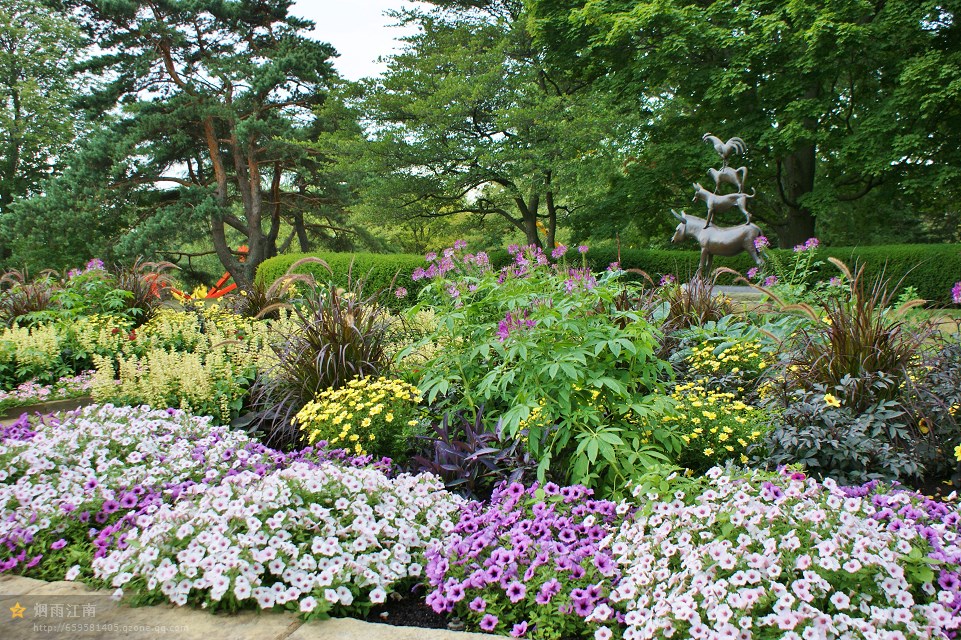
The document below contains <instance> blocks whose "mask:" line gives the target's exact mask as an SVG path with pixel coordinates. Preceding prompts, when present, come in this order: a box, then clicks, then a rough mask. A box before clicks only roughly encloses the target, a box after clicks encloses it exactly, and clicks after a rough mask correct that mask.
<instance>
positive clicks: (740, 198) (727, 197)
mask: <svg viewBox="0 0 961 640" xmlns="http://www.w3.org/2000/svg"><path fill="white" fill-rule="evenodd" d="M755 193H756V192H755ZM753 197H754V193H751V194H750V195H748V194H746V193H728V194H724V195H718V194H716V193H711V192H710V191H708V190H707V189H705V188H704V187H702V186H701V185H700V183H698V182H695V183H694V200H693V202H697V201H698V200H703V201H704V202H705V204H707V224H705V225H704V226H705V227H710V226H711V222H713V221H714V214H715V213H719V212H721V211H727V210H728V209H731V208H733V207H737V208H738V209H740V210H741V213H743V214H744V223H745V224H750V223H751V214H750V213H749V212H748V210H747V199H748V198H753Z"/></svg>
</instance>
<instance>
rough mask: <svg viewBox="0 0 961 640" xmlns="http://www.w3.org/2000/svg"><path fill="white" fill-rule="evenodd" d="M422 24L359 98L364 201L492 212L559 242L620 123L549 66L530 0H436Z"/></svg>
mask: <svg viewBox="0 0 961 640" xmlns="http://www.w3.org/2000/svg"><path fill="white" fill-rule="evenodd" d="M430 4H431V5H432V6H431V7H429V8H428V9H426V10H424V9H412V10H408V11H403V12H400V13H398V14H397V16H398V17H399V18H400V19H401V20H402V21H403V22H405V23H415V24H417V25H418V26H419V27H420V30H419V32H418V33H417V34H416V35H413V36H411V37H409V38H407V39H406V43H405V47H404V49H403V51H401V52H400V53H399V54H397V55H395V56H393V57H391V58H390V60H389V66H388V70H387V71H386V73H385V74H384V75H383V76H382V77H380V78H376V79H373V80H371V81H370V82H368V83H367V84H366V86H365V87H364V91H363V94H362V97H361V99H360V101H359V109H360V114H361V118H362V120H363V122H365V123H366V124H367V126H368V130H369V132H370V135H369V136H368V138H367V139H364V140H359V141H354V144H353V145H352V146H351V147H349V148H347V149H346V151H345V153H346V157H347V160H348V162H360V163H361V166H363V167H364V169H365V176H366V179H365V181H364V183H363V185H362V186H361V199H362V202H363V208H364V209H366V210H367V211H368V212H388V213H387V215H391V216H397V217H399V218H401V219H408V220H410V219H418V218H420V219H424V218H428V219H429V218H436V217H443V216H450V215H454V214H463V213H469V214H474V215H477V216H479V217H486V216H495V217H498V218H500V219H503V220H504V221H506V222H507V223H508V224H510V225H512V226H513V227H514V228H515V229H516V230H518V231H520V232H521V233H522V234H524V236H523V237H524V238H525V239H526V241H527V242H529V243H532V244H537V245H541V244H542V243H546V244H547V245H548V246H553V244H554V241H555V236H556V231H557V228H558V224H559V222H564V223H567V222H568V221H569V217H570V215H571V214H572V212H573V211H574V210H575V209H576V208H577V206H578V198H577V195H578V193H579V190H580V189H581V186H582V185H581V184H580V183H579V178H580V176H581V165H584V164H585V163H588V162H591V163H596V164H598V165H601V166H602V167H604V168H607V167H609V166H610V162H611V160H610V158H612V157H613V154H612V153H610V152H609V149H610V142H609V139H610V132H611V127H612V126H613V124H614V123H613V122H612V121H605V120H606V114H605V113H604V112H603V111H599V110H598V109H596V108H595V106H594V104H593V103H592V102H591V100H590V98H589V96H588V95H587V94H586V93H584V92H582V91H581V89H583V88H584V86H585V85H584V84H583V83H580V82H572V81H571V79H570V78H569V77H568V76H567V75H566V74H564V73H555V72H554V70H553V69H551V68H550V67H549V66H548V65H546V64H545V61H544V59H543V56H542V55H541V52H540V50H539V49H538V48H537V47H535V46H534V43H533V42H532V41H531V38H530V36H529V35H528V33H527V31H526V28H525V24H526V22H525V13H524V7H523V3H521V2H519V1H515V0H500V1H496V2H432V3H430Z"/></svg>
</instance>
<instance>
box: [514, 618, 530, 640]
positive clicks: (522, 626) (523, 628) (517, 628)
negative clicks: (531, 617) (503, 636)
mask: <svg viewBox="0 0 961 640" xmlns="http://www.w3.org/2000/svg"><path fill="white" fill-rule="evenodd" d="M526 634H527V620H525V621H523V622H518V623H517V624H515V625H514V628H513V629H511V635H512V636H514V637H515V638H523V637H524V636H525V635H526Z"/></svg>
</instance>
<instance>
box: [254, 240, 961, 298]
mask: <svg viewBox="0 0 961 640" xmlns="http://www.w3.org/2000/svg"><path fill="white" fill-rule="evenodd" d="M775 254H776V255H778V256H780V258H781V260H782V262H785V263H787V262H788V261H790V260H791V259H792V255H793V252H792V251H790V250H777V251H776V252H775ZM305 255H307V254H291V255H284V256H278V257H276V258H271V259H270V260H267V261H265V262H264V263H263V264H262V265H261V266H260V269H259V270H258V271H257V279H258V280H259V281H265V282H273V281H274V280H276V279H277V278H278V277H280V276H282V275H283V274H284V273H286V272H287V269H288V268H289V267H290V265H291V264H293V263H294V262H296V261H297V260H299V259H300V258H303V257H304V256H305ZM310 255H315V256H317V257H319V258H322V259H324V260H326V261H327V262H328V264H330V266H331V268H332V269H333V270H334V273H335V274H336V275H337V279H335V281H336V282H338V283H341V282H345V281H346V273H347V269H348V268H349V267H350V263H351V260H353V261H354V274H355V275H356V274H364V275H366V274H367V273H368V272H369V271H372V274H371V278H370V283H369V284H370V287H373V288H371V289H369V290H371V291H373V290H375V289H376V288H380V287H383V286H386V285H388V284H389V283H390V280H391V278H393V277H394V274H395V273H397V272H398V270H399V271H400V275H399V276H398V277H397V282H396V286H400V287H405V288H406V289H407V290H408V292H409V295H408V298H407V299H406V301H399V300H397V299H396V298H394V299H393V302H391V305H392V306H395V307H396V306H400V305H403V304H404V303H405V302H406V304H410V303H412V302H413V301H414V300H416V299H417V292H418V291H420V289H421V288H422V287H423V285H424V284H425V282H424V281H423V280H421V281H419V282H413V281H411V279H410V274H411V272H412V271H413V270H414V269H416V268H417V267H423V266H426V263H425V262H424V259H423V257H421V256H417V255H387V254H363V253H357V254H348V253H341V254H338V253H315V254H310ZM568 256H569V258H570V259H571V260H572V261H577V260H579V259H580V256H579V255H578V254H577V253H576V251H575V250H573V249H572V250H571V253H569V254H568ZM829 256H830V257H835V258H838V259H840V260H841V261H843V262H845V263H847V264H848V265H849V266H851V267H852V268H853V267H854V265H855V264H864V265H866V267H865V274H866V276H867V277H868V278H869V280H871V279H874V278H876V277H878V276H881V275H883V276H884V277H887V278H890V279H891V282H892V285H893V284H895V283H897V281H898V280H900V279H901V278H902V277H903V278H904V282H903V285H902V286H905V287H907V286H913V287H914V288H915V289H917V291H918V295H919V296H920V297H922V298H924V299H926V300H930V301H932V302H935V303H947V302H950V299H951V287H952V286H953V285H954V283H955V282H957V281H959V280H961V245H956V244H939V245H884V246H875V247H826V248H823V247H822V248H821V249H819V250H818V258H819V259H820V260H822V261H824V264H823V265H822V266H821V268H820V271H819V272H817V273H815V274H813V275H812V281H814V280H818V279H828V278H831V277H833V276H835V275H837V274H838V270H837V268H836V267H834V265H832V264H830V263H828V262H827V257H829ZM587 257H588V263H589V264H590V265H591V267H592V268H593V269H594V270H595V271H601V270H604V269H607V267H608V266H609V265H610V264H611V263H612V262H615V261H616V260H617V259H618V253H617V251H616V250H614V249H591V250H590V251H588V253H587ZM490 258H491V263H492V264H493V265H494V266H495V267H497V268H499V267H502V266H504V265H506V264H508V263H510V261H511V259H512V258H511V256H510V255H508V253H507V251H506V250H496V251H491V252H490ZM699 259H700V254H699V253H698V252H696V251H658V250H647V249H622V250H621V252H620V263H621V268H623V269H640V270H642V271H644V272H646V273H648V274H649V275H650V276H651V277H652V278H653V279H654V280H655V281H657V280H658V279H659V278H660V277H661V276H662V275H664V274H668V273H670V274H674V275H676V276H677V277H679V278H680V279H681V280H687V279H688V278H689V277H690V275H691V274H693V273H694V271H695V270H696V269H697V264H698V260H699ZM305 266H306V267H309V268H310V270H311V271H312V272H314V273H315V274H317V275H318V276H324V274H323V273H322V269H321V268H320V267H319V265H305ZM714 266H715V267H719V266H724V267H728V268H731V269H734V270H736V271H739V272H741V273H745V272H746V271H747V270H748V269H750V268H751V267H753V266H754V262H753V261H752V260H751V258H750V257H749V256H748V255H747V254H742V255H739V256H735V257H733V258H715V260H714ZM732 280H733V278H732V277H730V276H728V277H725V278H723V279H722V280H721V282H722V283H729V282H731V281H732ZM391 297H392V296H391Z"/></svg>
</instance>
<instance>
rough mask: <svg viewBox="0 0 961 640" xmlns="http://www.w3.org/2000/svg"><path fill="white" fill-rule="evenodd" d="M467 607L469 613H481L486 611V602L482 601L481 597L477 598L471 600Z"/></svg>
mask: <svg viewBox="0 0 961 640" xmlns="http://www.w3.org/2000/svg"><path fill="white" fill-rule="evenodd" d="M467 606H468V607H470V610H471V611H476V612H477V613H483V612H484V610H485V609H487V600H484V599H483V598H482V597H480V596H477V597H476V598H474V599H473V600H471V601H470V604H469V605H467Z"/></svg>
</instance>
